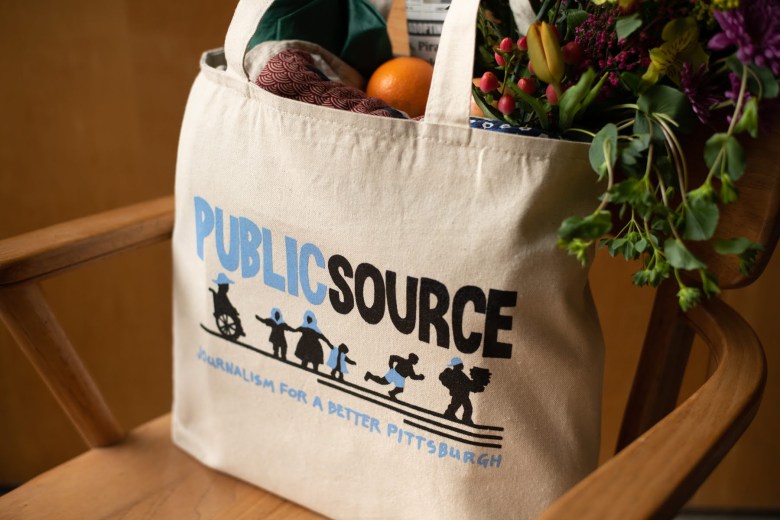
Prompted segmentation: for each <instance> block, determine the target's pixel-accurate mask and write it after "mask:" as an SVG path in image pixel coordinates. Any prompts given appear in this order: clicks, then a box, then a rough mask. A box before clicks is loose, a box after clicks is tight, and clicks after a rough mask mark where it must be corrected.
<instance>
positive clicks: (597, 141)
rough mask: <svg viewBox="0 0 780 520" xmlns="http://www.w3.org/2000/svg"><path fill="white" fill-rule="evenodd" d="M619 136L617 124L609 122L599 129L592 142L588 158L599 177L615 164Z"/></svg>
mask: <svg viewBox="0 0 780 520" xmlns="http://www.w3.org/2000/svg"><path fill="white" fill-rule="evenodd" d="M617 137H618V131H617V126H615V125H614V124H612V123H609V124H608V125H606V126H604V128H602V129H601V130H599V132H598V133H597V134H596V136H595V137H594V138H593V142H592V143H591V144H590V150H589V152H588V158H589V159H590V165H591V167H592V168H593V170H594V171H595V172H596V173H598V174H599V178H601V177H604V176H605V175H606V174H607V169H608V166H609V168H613V167H614V166H615V161H616V160H617V153H618V146H617Z"/></svg>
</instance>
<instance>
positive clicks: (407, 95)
mask: <svg viewBox="0 0 780 520" xmlns="http://www.w3.org/2000/svg"><path fill="white" fill-rule="evenodd" d="M432 77H433V66H432V65H431V64H430V63H428V62H427V61H425V60H422V59H420V58H411V57H401V58H393V59H392V60H390V61H386V62H384V63H383V64H382V65H380V66H379V68H378V69H376V70H375V71H374V73H373V74H372V75H371V78H370V79H369V80H368V86H367V87H366V94H368V95H369V96H371V97H376V98H379V99H381V100H382V101H384V102H385V103H387V104H388V105H390V106H391V107H393V108H397V109H398V110H403V111H404V112H406V113H407V114H408V115H409V117H418V116H421V115H423V114H424V113H425V104H426V103H427V102H428V89H430V87H431V78H432Z"/></svg>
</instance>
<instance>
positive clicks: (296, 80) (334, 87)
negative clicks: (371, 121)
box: [255, 49, 406, 119]
mask: <svg viewBox="0 0 780 520" xmlns="http://www.w3.org/2000/svg"><path fill="white" fill-rule="evenodd" d="M255 83H256V84H257V85H258V86H259V87H260V88H262V89H263V90H267V91H268V92H270V93H272V94H275V95H277V96H282V97H285V98H289V99H295V100H298V101H303V102H304V103H311V104H312V105H320V106H324V107H332V108H336V109H339V110H348V111H350V112H359V113H361V114H371V115H375V116H382V117H397V118H403V119H406V116H404V114H403V113H402V112H400V111H398V110H396V109H394V108H392V107H390V106H388V105H387V103H385V102H384V101H382V100H381V99H377V98H372V97H368V96H366V94H365V93H364V92H363V91H361V90H358V89H356V88H354V87H348V86H346V85H344V84H343V83H340V82H338V81H331V80H329V79H328V77H327V76H325V74H323V73H322V72H321V71H320V70H319V69H318V68H317V67H315V66H314V60H313V59H312V57H311V55H310V54H309V53H308V52H305V51H302V50H299V49H286V50H284V51H282V52H280V53H279V54H277V55H276V56H274V57H273V58H271V59H270V60H268V63H266V65H265V67H263V70H261V71H260V75H259V76H258V77H257V79H256V80H255Z"/></svg>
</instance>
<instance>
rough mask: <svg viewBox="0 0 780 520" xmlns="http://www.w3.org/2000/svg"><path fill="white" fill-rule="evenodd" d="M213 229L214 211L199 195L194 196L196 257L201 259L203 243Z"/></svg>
mask: <svg viewBox="0 0 780 520" xmlns="http://www.w3.org/2000/svg"><path fill="white" fill-rule="evenodd" d="M213 230H214V212H213V211H212V210H211V206H209V203H208V202H206V200H205V199H202V198H201V197H195V243H196V244H197V247H198V257H199V258H200V259H201V260H203V243H204V242H205V240H206V237H207V236H209V234H211V232H212V231H213Z"/></svg>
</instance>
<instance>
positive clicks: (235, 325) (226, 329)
mask: <svg viewBox="0 0 780 520" xmlns="http://www.w3.org/2000/svg"><path fill="white" fill-rule="evenodd" d="M213 282H214V283H215V284H217V290H216V291H215V290H214V289H212V288H211V287H209V291H211V294H212V296H213V297H214V319H215V320H216V321H217V329H219V333H220V334H222V336H224V337H225V338H227V339H230V340H234V341H235V340H237V339H238V338H240V337H241V336H246V334H245V333H244V327H242V326H241V319H240V318H239V317H238V311H237V310H236V308H235V307H233V304H232V303H230V300H229V299H228V296H227V293H228V289H229V288H230V284H232V283H235V282H233V280H231V279H230V278H228V277H227V276H226V275H225V273H219V276H217V279H216V280H213Z"/></svg>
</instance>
